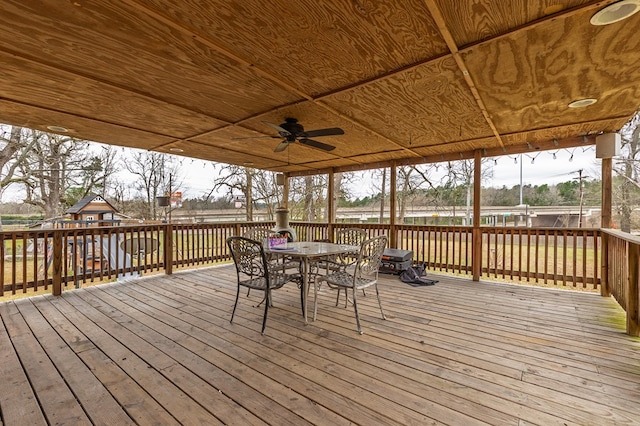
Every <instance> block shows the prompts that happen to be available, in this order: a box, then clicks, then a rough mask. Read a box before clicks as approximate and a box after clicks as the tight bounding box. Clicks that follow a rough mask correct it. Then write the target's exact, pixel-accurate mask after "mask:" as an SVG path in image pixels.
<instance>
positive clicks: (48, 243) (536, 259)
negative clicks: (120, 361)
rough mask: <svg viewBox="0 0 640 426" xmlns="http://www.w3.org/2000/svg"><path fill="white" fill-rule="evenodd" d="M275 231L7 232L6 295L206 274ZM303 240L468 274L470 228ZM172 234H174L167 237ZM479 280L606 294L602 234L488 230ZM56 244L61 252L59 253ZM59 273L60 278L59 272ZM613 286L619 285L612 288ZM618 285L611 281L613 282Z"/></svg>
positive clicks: (409, 228)
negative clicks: (377, 240) (362, 241)
mask: <svg viewBox="0 0 640 426" xmlns="http://www.w3.org/2000/svg"><path fill="white" fill-rule="evenodd" d="M256 226H260V227H266V228H272V227H273V226H274V223H273V222H261V223H252V222H232V223H212V224H189V225H183V224H173V225H171V226H169V225H167V224H156V225H129V226H120V227H95V228H76V229H57V230H38V231H17V232H2V233H0V235H1V236H2V239H3V244H2V245H1V246H0V251H1V254H2V256H1V259H2V263H3V267H2V268H0V281H1V282H2V283H3V285H2V287H1V288H0V296H1V295H4V293H5V292H9V293H11V294H15V293H17V292H26V291H27V290H28V289H33V290H39V289H45V290H47V289H49V286H51V285H53V284H54V283H56V284H59V285H60V286H61V287H65V288H67V287H78V286H80V285H82V284H85V283H88V282H96V281H103V280H112V279H116V278H120V279H123V278H127V277H132V276H137V275H139V274H143V273H150V272H160V271H165V272H167V273H171V272H172V270H173V269H174V268H189V267H197V266H201V265H208V264H212V263H215V262H220V261H227V260H229V259H230V257H229V253H228V251H227V247H226V245H225V241H226V239H227V237H229V236H231V235H242V234H243V233H244V232H245V231H246V230H247V229H249V228H252V227H256ZM292 226H293V227H294V228H295V229H296V233H297V235H298V238H299V239H300V240H321V239H333V238H334V237H335V235H336V232H337V231H338V230H340V229H342V228H350V227H357V228H362V229H365V230H366V231H367V235H368V237H374V236H378V235H387V236H388V237H389V238H390V240H391V241H393V242H394V245H395V247H396V248H399V249H405V250H411V251H413V253H414V257H413V259H414V262H417V263H422V264H425V265H426V266H427V268H428V269H429V270H432V271H437V272H442V273H453V274H458V275H471V271H472V262H473V258H472V257H473V256H472V228H471V227H467V226H420V225H396V226H394V227H391V226H389V225H388V224H330V225H329V224H326V223H325V224H322V223H307V222H294V223H292ZM169 230H170V231H169ZM481 233H482V258H481V259H480V262H481V269H480V270H481V272H482V275H481V276H482V277H484V278H489V279H499V280H506V281H516V282H526V283H537V284H546V285H554V286H560V287H582V288H587V289H589V290H596V289H598V287H599V285H600V278H599V277H600V264H601V250H600V247H601V243H600V232H599V230H597V229H584V228H570V229H566V228H513V227H511V228H502V227H482V228H481ZM56 237H57V239H58V240H59V244H60V248H59V249H58V250H56V248H55V244H54V243H55V241H56ZM55 268H59V271H60V272H59V273H54V271H56V270H57V269H55ZM614 281H615V280H614ZM612 282H613V281H612Z"/></svg>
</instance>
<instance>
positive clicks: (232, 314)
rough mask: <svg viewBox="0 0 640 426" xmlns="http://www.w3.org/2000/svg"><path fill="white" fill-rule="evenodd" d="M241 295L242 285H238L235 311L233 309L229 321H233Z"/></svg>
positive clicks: (234, 305)
mask: <svg viewBox="0 0 640 426" xmlns="http://www.w3.org/2000/svg"><path fill="white" fill-rule="evenodd" d="M239 297H240V286H238V290H237V291H236V303H234V304H233V311H231V319H230V320H229V322H233V316H234V315H235V314H236V307H237V306H238V298H239Z"/></svg>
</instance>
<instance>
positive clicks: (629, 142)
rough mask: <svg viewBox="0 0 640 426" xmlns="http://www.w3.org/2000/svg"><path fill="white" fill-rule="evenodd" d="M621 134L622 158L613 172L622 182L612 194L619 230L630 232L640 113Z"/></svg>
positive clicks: (637, 165) (637, 174)
mask: <svg viewBox="0 0 640 426" xmlns="http://www.w3.org/2000/svg"><path fill="white" fill-rule="evenodd" d="M620 133H621V139H622V150H623V158H622V159H621V161H620V163H619V165H620V166H621V167H615V168H614V171H615V172H616V173H617V174H618V175H620V176H621V177H622V180H621V181H620V183H619V184H618V185H616V186H617V188H616V191H615V192H614V194H615V198H616V205H617V211H618V214H619V216H620V229H621V230H622V231H625V232H631V228H632V221H631V213H632V212H633V204H634V203H633V200H632V192H633V191H632V189H633V188H634V187H637V186H638V182H640V179H639V176H640V175H639V170H638V168H639V166H640V164H639V163H638V161H639V160H640V158H639V154H640V113H637V114H636V115H635V116H634V117H633V118H632V119H631V121H630V122H629V123H627V125H625V126H624V128H623V129H622V131H621V132H620Z"/></svg>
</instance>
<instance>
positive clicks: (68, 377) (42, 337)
mask: <svg viewBox="0 0 640 426" xmlns="http://www.w3.org/2000/svg"><path fill="white" fill-rule="evenodd" d="M34 299H36V298H34ZM16 306H17V307H18V309H19V310H20V313H21V314H22V316H23V318H25V319H26V320H27V322H28V324H29V327H30V328H31V330H32V332H33V335H34V337H35V338H37V339H38V341H39V342H40V344H41V345H42V347H43V349H44V350H45V351H46V352H47V354H48V356H49V358H50V359H51V362H52V363H53V364H54V365H55V366H56V368H57V369H58V371H59V372H60V375H61V376H62V378H63V379H64V380H65V382H67V383H68V385H69V388H70V389H71V390H77V389H82V392H80V393H76V394H75V397H76V398H77V400H78V401H79V402H80V404H81V405H82V407H83V409H84V410H85V411H86V413H87V415H88V416H89V418H90V419H91V422H92V423H93V424H97V425H105V426H106V425H114V424H118V425H128V424H133V421H132V420H131V418H130V417H129V416H128V415H127V414H126V412H125V411H124V410H123V409H122V407H121V406H120V404H119V403H118V402H117V401H116V400H115V399H114V398H113V396H112V395H111V394H110V393H109V392H108V390H107V389H106V388H105V386H104V385H103V384H102V383H101V382H100V380H98V379H97V378H96V376H95V375H94V374H93V373H92V372H91V371H90V370H88V369H87V368H86V365H85V364H84V363H83V362H82V360H81V359H80V358H78V357H76V356H74V355H75V354H74V352H73V350H72V349H71V348H70V347H69V346H68V345H67V344H66V343H65V342H64V340H63V339H62V338H61V337H60V336H59V335H58V334H57V332H56V330H55V328H54V327H53V326H52V324H50V323H49V322H48V321H47V320H46V319H45V318H44V317H43V316H42V313H41V312H40V311H38V310H37V308H36V307H35V306H34V305H33V303H32V302H31V300H30V299H23V300H20V301H19V302H17V303H16Z"/></svg>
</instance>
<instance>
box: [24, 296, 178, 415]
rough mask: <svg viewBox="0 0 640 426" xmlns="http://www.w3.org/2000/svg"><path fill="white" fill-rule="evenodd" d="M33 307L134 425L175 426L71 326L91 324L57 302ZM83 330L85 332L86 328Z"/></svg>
mask: <svg viewBox="0 0 640 426" xmlns="http://www.w3.org/2000/svg"><path fill="white" fill-rule="evenodd" d="M34 304H35V305H36V307H37V308H38V309H39V310H40V311H41V312H42V313H43V315H45V316H46V317H47V318H48V319H49V320H50V321H51V322H52V323H54V324H55V328H56V331H57V332H58V334H59V335H60V336H61V337H62V339H63V340H64V341H65V342H66V343H67V345H69V347H70V348H71V349H72V350H73V351H74V353H75V354H76V356H77V357H78V358H79V359H81V360H82V362H83V363H84V364H85V365H86V366H87V368H88V369H89V370H90V371H91V372H92V373H93V374H94V375H95V376H96V378H97V379H98V380H100V381H101V382H102V383H103V384H104V386H105V388H106V389H107V390H108V391H109V393H110V394H111V395H113V397H114V398H115V399H116V400H117V401H118V403H119V404H120V405H121V406H122V407H123V409H124V410H125V411H126V412H127V414H128V415H129V416H130V417H131V418H132V420H133V421H134V422H135V423H136V424H141V425H153V424H163V425H165V424H166V425H171V424H177V422H176V420H175V419H174V418H173V417H172V416H171V415H169V413H167V411H166V410H165V409H164V408H163V407H162V406H161V405H160V404H158V402H156V401H155V400H154V399H153V398H152V397H151V396H150V395H149V394H148V393H147V392H146V391H145V390H144V389H143V388H142V387H141V386H139V385H138V384H137V383H136V382H135V381H134V380H133V379H132V378H131V377H130V376H129V375H128V374H126V372H125V371H124V370H123V369H122V368H120V366H119V365H118V363H117V361H114V360H112V359H110V358H109V357H108V356H107V355H106V354H105V353H104V352H102V351H101V350H100V349H98V348H97V347H96V346H95V345H94V344H93V342H92V341H91V340H90V339H89V338H88V337H87V336H86V335H85V334H83V333H82V332H81V331H80V330H79V329H78V328H77V327H76V326H75V325H74V324H76V323H83V324H84V326H85V327H88V326H91V322H90V321H88V319H87V318H86V317H84V316H82V315H79V314H78V312H77V311H75V310H74V309H73V308H72V307H71V306H70V305H69V304H67V303H66V302H65V301H63V300H61V299H57V298H42V299H40V298H38V299H35V300H34ZM85 330H86V328H85Z"/></svg>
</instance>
